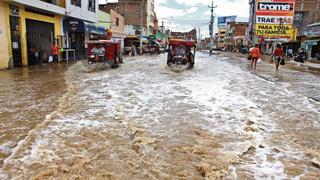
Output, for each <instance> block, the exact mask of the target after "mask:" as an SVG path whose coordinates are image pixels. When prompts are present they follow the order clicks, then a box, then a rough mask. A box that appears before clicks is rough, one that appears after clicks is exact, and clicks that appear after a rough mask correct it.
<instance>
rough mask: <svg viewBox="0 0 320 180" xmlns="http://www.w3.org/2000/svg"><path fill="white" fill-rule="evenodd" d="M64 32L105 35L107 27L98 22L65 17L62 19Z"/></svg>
mask: <svg viewBox="0 0 320 180" xmlns="http://www.w3.org/2000/svg"><path fill="white" fill-rule="evenodd" d="M63 30H64V31H65V32H89V33H92V34H98V35H106V31H107V29H106V28H105V27H103V26H99V25H98V24H93V23H89V22H85V21H82V20H80V19H74V18H67V19H65V20H64V21H63Z"/></svg>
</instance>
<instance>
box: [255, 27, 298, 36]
mask: <svg viewBox="0 0 320 180" xmlns="http://www.w3.org/2000/svg"><path fill="white" fill-rule="evenodd" d="M292 33H293V29H292V25H282V26H279V25H266V24H256V34H257V35H258V36H264V37H282V38H283V37H291V34H292Z"/></svg>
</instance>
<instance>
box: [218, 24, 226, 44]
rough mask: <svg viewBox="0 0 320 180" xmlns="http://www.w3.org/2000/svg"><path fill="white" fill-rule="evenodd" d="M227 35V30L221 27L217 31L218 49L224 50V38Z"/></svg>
mask: <svg viewBox="0 0 320 180" xmlns="http://www.w3.org/2000/svg"><path fill="white" fill-rule="evenodd" d="M226 35H227V28H225V27H222V28H219V30H218V44H217V45H218V48H226V42H225V37H226Z"/></svg>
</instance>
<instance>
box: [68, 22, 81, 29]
mask: <svg viewBox="0 0 320 180" xmlns="http://www.w3.org/2000/svg"><path fill="white" fill-rule="evenodd" d="M69 23H70V30H71V31H77V30H78V24H79V22H78V21H70V22H69Z"/></svg>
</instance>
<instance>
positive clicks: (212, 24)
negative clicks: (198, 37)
mask: <svg viewBox="0 0 320 180" xmlns="http://www.w3.org/2000/svg"><path fill="white" fill-rule="evenodd" d="M208 7H209V8H210V10H211V20H210V25H209V30H210V33H211V36H210V38H211V50H212V49H213V28H214V15H213V10H214V8H217V6H213V1H212V4H211V6H208Z"/></svg>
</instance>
